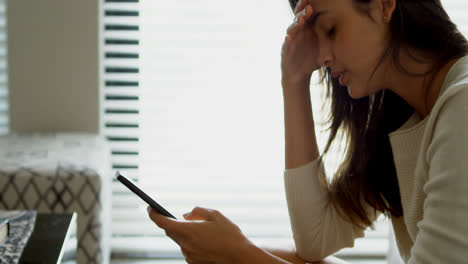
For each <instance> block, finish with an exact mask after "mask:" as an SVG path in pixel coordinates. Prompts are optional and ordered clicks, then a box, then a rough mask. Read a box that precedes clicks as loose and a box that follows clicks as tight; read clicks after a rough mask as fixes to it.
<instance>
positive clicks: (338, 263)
mask: <svg viewBox="0 0 468 264" xmlns="http://www.w3.org/2000/svg"><path fill="white" fill-rule="evenodd" d="M264 250H265V251H267V252H269V253H270V254H272V255H274V256H277V257H279V258H281V259H284V260H286V261H288V262H289V263H297V264H299V263H301V264H303V263H311V264H349V263H348V262H346V261H344V260H341V259H338V258H335V257H327V258H325V259H324V260H322V261H318V262H306V261H305V260H303V259H301V258H300V257H299V256H297V254H296V250H295V249H294V248H291V249H273V248H264Z"/></svg>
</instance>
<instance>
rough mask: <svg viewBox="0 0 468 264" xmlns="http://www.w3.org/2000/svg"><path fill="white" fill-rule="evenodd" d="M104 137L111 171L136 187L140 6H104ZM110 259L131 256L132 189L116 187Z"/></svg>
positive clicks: (105, 0) (115, 1)
mask: <svg viewBox="0 0 468 264" xmlns="http://www.w3.org/2000/svg"><path fill="white" fill-rule="evenodd" d="M100 12H101V23H100V26H101V27H102V29H101V32H102V38H101V39H102V45H101V49H102V51H101V61H102V82H101V91H102V92H101V94H102V100H101V102H102V108H101V109H102V133H103V134H104V135H105V136H106V137H107V139H108V141H109V144H110V148H111V154H112V156H111V160H112V168H113V169H114V170H119V171H120V172H121V173H122V174H123V175H125V176H128V177H130V178H132V179H133V180H135V181H137V182H138V179H139V175H140V170H139V163H140V162H139V159H138V158H139V151H140V149H139V146H140V139H139V131H140V122H139V115H140V101H139V99H140V63H139V61H140V16H139V13H140V3H139V1H138V0H102V1H101V8H100ZM112 184H113V185H112V194H113V200H112V204H113V208H112V234H113V236H112V241H111V245H112V252H113V253H112V254H113V255H115V254H119V252H124V253H125V252H127V250H126V248H127V246H126V244H125V243H126V242H125V241H126V239H127V238H132V237H135V235H137V236H138V234H137V232H135V231H134V227H135V226H136V225H135V221H134V217H133V218H132V216H134V215H135V212H136V211H137V210H138V207H137V206H135V205H136V202H137V201H136V199H135V197H134V195H133V194H131V193H130V192H129V191H128V189H126V188H125V187H124V186H123V185H121V184H120V183H119V182H117V181H116V180H115V179H114V180H113V183H112Z"/></svg>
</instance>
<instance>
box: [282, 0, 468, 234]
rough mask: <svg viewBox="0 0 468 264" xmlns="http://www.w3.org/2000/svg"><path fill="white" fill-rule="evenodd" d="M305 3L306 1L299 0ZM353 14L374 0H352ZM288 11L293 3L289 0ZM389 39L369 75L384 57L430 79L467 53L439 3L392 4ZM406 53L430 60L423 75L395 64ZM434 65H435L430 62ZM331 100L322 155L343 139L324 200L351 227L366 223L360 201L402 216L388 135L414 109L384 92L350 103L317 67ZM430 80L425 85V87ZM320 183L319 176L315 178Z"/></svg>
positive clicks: (405, 1) (433, 0) (408, 0)
mask: <svg viewBox="0 0 468 264" xmlns="http://www.w3.org/2000/svg"><path fill="white" fill-rule="evenodd" d="M304 1H306V0H304ZM352 1H353V5H354V7H355V8H356V10H357V11H359V12H361V13H363V15H367V16H369V17H370V15H369V12H368V11H369V3H370V2H371V1H375V0H352ZM289 2H290V4H291V7H292V8H293V9H294V7H295V6H296V4H297V0H289ZM390 33H391V39H390V41H389V43H388V46H387V48H386V49H385V52H384V53H383V54H382V56H381V58H380V61H379V64H378V65H377V67H376V68H375V69H374V73H375V71H376V70H377V68H378V67H379V66H380V63H382V61H384V59H385V58H387V57H388V56H390V57H391V58H392V60H393V63H394V65H396V67H397V68H398V69H399V70H400V71H402V72H404V73H406V74H409V75H420V76H424V78H425V80H426V77H427V76H430V75H432V76H433V75H434V74H433V73H436V72H438V71H439V70H440V69H441V68H442V67H443V65H445V64H446V63H447V62H448V61H450V60H452V59H455V58H459V57H462V56H463V55H466V54H468V42H467V40H466V39H465V37H464V36H463V35H462V34H461V33H460V32H459V31H458V29H457V27H456V25H455V24H453V23H452V21H451V20H450V18H449V16H448V15H447V13H446V12H445V10H444V9H443V7H442V5H441V2H440V0H396V7H395V10H394V12H393V15H392V18H391V21H390ZM410 49H411V50H416V51H419V52H421V54H426V56H427V57H422V58H421V56H419V57H416V56H414V58H413V59H414V60H416V61H418V62H421V63H422V62H431V63H433V67H432V68H431V69H430V71H428V72H424V73H413V72H408V71H407V70H406V69H405V68H404V67H403V66H402V65H401V64H400V62H399V53H400V52H401V51H402V50H406V51H407V52H409V54H411V52H410ZM434 62H435V63H434ZM321 72H322V74H323V79H322V80H323V81H324V82H325V84H326V86H327V88H328V89H327V93H326V98H327V100H328V101H331V104H330V106H331V114H330V119H329V130H330V136H329V138H328V141H327V144H326V147H325V150H324V153H323V154H322V157H323V156H324V155H325V154H326V153H327V152H328V151H329V149H330V146H331V144H332V142H333V141H334V140H335V139H336V137H337V134H338V133H339V132H340V131H343V133H344V134H345V137H346V139H347V140H346V142H347V146H346V153H345V158H344V161H343V163H342V164H341V166H340V167H339V169H338V171H337V172H336V174H335V177H334V178H333V180H332V182H331V184H330V185H329V186H328V190H329V194H330V195H329V197H330V200H331V202H332V203H333V204H334V205H335V207H336V209H337V210H338V211H339V212H340V213H341V214H342V215H343V216H344V217H345V218H346V219H348V220H349V221H351V222H352V223H353V224H355V225H357V226H360V227H365V226H369V225H372V221H371V219H370V217H369V215H368V214H367V213H366V211H365V209H364V207H363V203H362V202H363V201H365V202H367V203H368V204H369V205H371V206H372V207H373V208H374V209H375V210H376V211H378V212H382V213H384V214H385V215H387V216H395V217H399V216H402V215H403V209H402V205H401V198H400V191H399V186H398V180H397V176H396V169H395V165H394V162H393V154H392V149H391V145H390V140H389V137H388V134H389V133H390V132H392V131H395V130H396V129H398V128H399V127H400V126H401V125H403V123H404V122H405V121H406V120H408V118H409V117H410V116H411V114H412V113H413V111H414V109H413V108H412V107H411V106H410V105H408V103H406V102H405V101H404V100H403V99H402V98H400V97H399V96H398V95H397V94H395V93H394V92H392V91H390V90H385V89H384V90H381V91H379V92H377V93H375V94H373V95H370V96H367V97H364V98H360V99H352V98H351V97H350V96H349V94H348V92H347V89H346V88H343V87H341V86H340V84H339V82H338V80H337V79H333V78H331V72H330V69H321ZM431 81H432V79H430V80H429V81H428V83H430V82H431ZM320 175H321V176H320V177H321V181H322V182H323V181H324V180H325V179H324V177H325V176H324V175H323V174H320Z"/></svg>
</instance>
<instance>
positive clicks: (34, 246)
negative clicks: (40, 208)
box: [19, 213, 76, 264]
mask: <svg viewBox="0 0 468 264" xmlns="http://www.w3.org/2000/svg"><path fill="white" fill-rule="evenodd" d="M74 225H76V213H72V214H44V213H38V214H37V218H36V224H35V227H34V230H33V232H32V234H31V237H30V238H29V241H28V243H27V244H26V247H25V248H24V250H23V253H22V255H21V259H20V261H19V263H22V264H46V263H47V264H52V263H61V261H62V257H63V253H64V245H65V243H66V242H67V240H68V239H69V237H70V233H71V230H72V228H73V226H74Z"/></svg>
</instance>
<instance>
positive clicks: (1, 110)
mask: <svg viewBox="0 0 468 264" xmlns="http://www.w3.org/2000/svg"><path fill="white" fill-rule="evenodd" d="M6 10H7V8H6V3H5V0H0V135H5V134H8V131H9V128H8V71H7V69H8V68H7V64H8V58H7V32H6V31H7V26H6V23H7V21H6Z"/></svg>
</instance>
